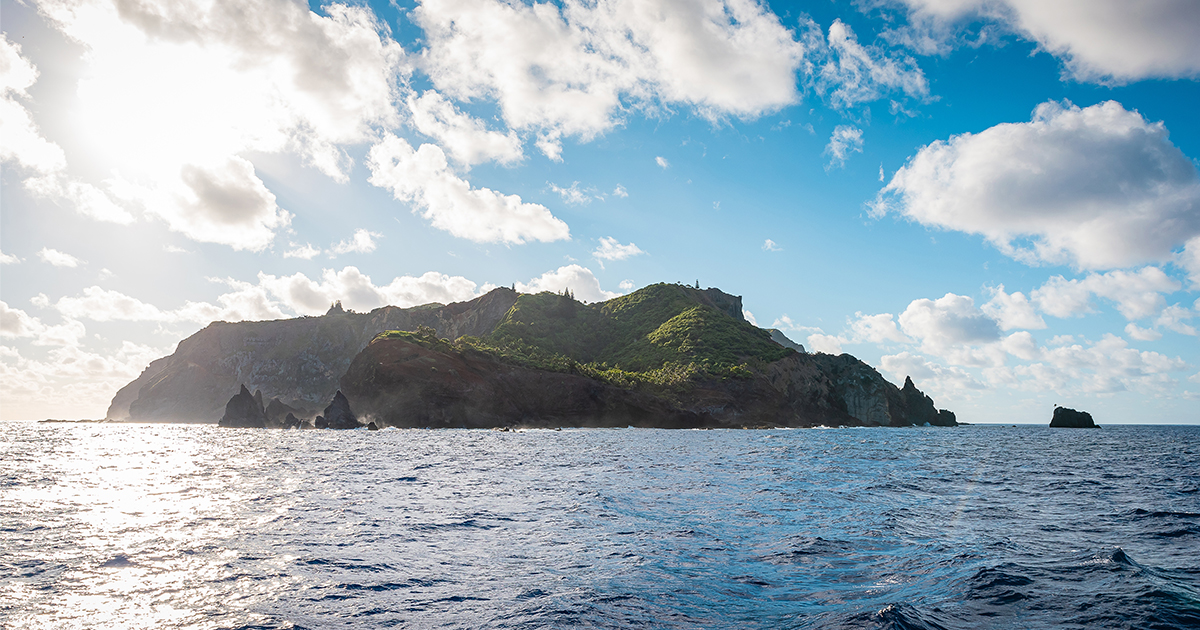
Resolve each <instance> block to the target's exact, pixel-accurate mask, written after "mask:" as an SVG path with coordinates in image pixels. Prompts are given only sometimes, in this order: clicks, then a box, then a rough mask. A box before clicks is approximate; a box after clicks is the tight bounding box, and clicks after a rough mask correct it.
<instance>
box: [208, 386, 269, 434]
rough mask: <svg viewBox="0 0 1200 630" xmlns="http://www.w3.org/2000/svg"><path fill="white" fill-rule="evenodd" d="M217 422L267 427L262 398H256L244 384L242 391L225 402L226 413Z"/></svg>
mask: <svg viewBox="0 0 1200 630" xmlns="http://www.w3.org/2000/svg"><path fill="white" fill-rule="evenodd" d="M217 424H218V425H219V426H222V427H231V428H234V427H236V428H243V429H265V428H267V412H266V411H265V410H264V409H263V406H262V398H261V397H259V398H258V399H257V400H256V399H255V397H254V395H253V394H251V393H250V390H248V389H246V386H245V385H242V386H241V391H239V392H238V393H237V394H234V396H233V398H230V399H229V402H227V403H225V415H223V416H221V419H220V420H219V421H218V422H217Z"/></svg>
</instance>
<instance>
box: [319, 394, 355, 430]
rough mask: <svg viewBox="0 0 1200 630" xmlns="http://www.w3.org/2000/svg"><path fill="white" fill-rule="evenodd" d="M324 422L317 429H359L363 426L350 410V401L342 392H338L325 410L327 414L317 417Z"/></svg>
mask: <svg viewBox="0 0 1200 630" xmlns="http://www.w3.org/2000/svg"><path fill="white" fill-rule="evenodd" d="M317 417H318V418H321V419H322V421H323V426H320V427H317V428H320V429H357V428H359V427H361V426H363V425H362V423H361V422H359V421H358V416H356V415H354V412H353V411H351V410H350V401H349V400H346V396H345V394H343V393H342V390H340V389H339V390H338V392H337V393H336V394H334V396H333V401H332V402H330V403H329V406H328V407H326V408H325V413H324V414H323V415H321V416H317Z"/></svg>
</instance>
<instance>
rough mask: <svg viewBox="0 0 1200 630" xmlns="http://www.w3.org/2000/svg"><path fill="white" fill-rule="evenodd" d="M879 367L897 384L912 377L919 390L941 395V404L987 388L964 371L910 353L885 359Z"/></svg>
mask: <svg viewBox="0 0 1200 630" xmlns="http://www.w3.org/2000/svg"><path fill="white" fill-rule="evenodd" d="M880 367H881V368H882V369H883V371H884V372H886V373H887V374H889V375H891V377H892V380H893V381H895V382H897V383H903V382H904V379H905V377H912V379H913V381H914V384H915V383H920V385H919V386H918V387H920V388H921V389H922V390H923V391H925V392H928V393H933V394H939V396H938V399H939V400H943V399H944V398H945V396H946V395H951V396H961V395H962V392H964V391H970V390H979V389H984V388H985V386H984V384H983V383H980V382H979V381H978V380H976V379H975V377H973V376H971V374H970V372H967V371H966V370H964V369H962V368H958V367H954V366H944V365H941V364H940V363H936V362H934V361H930V360H929V359H928V358H926V357H923V356H921V355H919V354H913V353H911V352H907V351H905V352H901V353H899V354H889V355H884V356H883V358H882V359H881V360H880Z"/></svg>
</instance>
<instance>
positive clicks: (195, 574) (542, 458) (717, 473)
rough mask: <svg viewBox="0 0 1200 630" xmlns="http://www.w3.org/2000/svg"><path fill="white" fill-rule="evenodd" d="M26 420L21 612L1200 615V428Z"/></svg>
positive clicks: (13, 527)
mask: <svg viewBox="0 0 1200 630" xmlns="http://www.w3.org/2000/svg"><path fill="white" fill-rule="evenodd" d="M6 428H7V429H8V438H7V440H6V441H4V442H3V443H0V449H2V452H0V455H2V456H3V457H0V482H2V483H3V485H2V486H0V490H2V494H0V545H2V547H0V548H2V549H3V554H2V555H0V557H2V558H3V560H0V576H7V577H0V626H3V627H11V628H61V627H78V628H240V627H261V628H288V627H303V628H328V627H346V628H374V627H381V626H387V625H396V624H400V625H412V626H421V627H423V626H430V625H438V626H445V627H460V628H472V627H496V628H501V627H521V628H538V627H562V626H578V625H585V626H592V627H612V628H620V627H630V626H637V625H651V626H655V627H729V626H731V625H733V626H739V627H747V628H776V627H886V626H888V625H889V624H891V625H897V624H899V623H901V622H903V623H904V624H908V625H909V626H910V627H936V625H938V624H940V625H949V626H961V625H964V624H965V625H977V624H979V623H984V622H986V623H985V625H996V624H995V623H994V622H995V619H1005V618H1012V619H1013V620H1017V619H1020V620H1021V624H1022V625H1023V626H1025V627H1055V626H1066V627H1072V626H1075V627H1084V626H1087V625H1096V624H1100V625H1109V626H1113V627H1122V626H1126V625H1127V626H1129V627H1136V626H1137V625H1138V624H1141V625H1143V626H1144V625H1152V623H1153V622H1155V619H1157V618H1156V617H1154V615H1159V616H1160V617H1162V616H1163V615H1166V619H1167V621H1170V622H1174V623H1175V624H1177V625H1178V624H1179V623H1183V624H1184V625H1187V623H1188V622H1189V621H1190V620H1193V619H1195V620H1197V621H1198V622H1200V617H1197V616H1196V615H1197V613H1196V612H1195V611H1196V610H1198V609H1200V606H1197V605H1196V603H1197V602H1200V596H1198V595H1197V593H1198V592H1200V586H1198V578H1197V576H1200V567H1198V566H1197V562H1196V557H1198V556H1200V554H1191V553H1186V552H1185V551H1184V550H1186V549H1192V550H1195V549H1196V545H1197V542H1198V541H1200V494H1198V493H1197V488H1198V487H1200V473H1198V472H1197V469H1198V468H1200V466H1198V464H1200V457H1198V455H1197V453H1198V452H1200V428H1197V427H1130V428H1120V429H1115V428H1114V429H1105V430H1104V431H1093V432H1084V433H1079V432H1075V433H1070V432H1054V431H1051V430H1048V429H1042V428H1034V427H1026V428H1021V429H1007V428H1006V429H1001V428H983V427H970V428H967V427H964V428H960V429H847V430H828V431H655V430H591V431H588V430H581V431H563V432H554V431H531V432H527V433H498V432H491V431H397V430H387V431H380V432H366V431H355V432H345V433H339V432H329V431H325V432H318V431H309V432H299V431H288V432H284V431H255V430H236V429H234V430H227V429H218V428H216V427H212V426H171V425H61V424H60V425H45V424H25V423H20V424H12V425H9V426H8V427H6ZM1117 547H1120V548H1121V549H1122V550H1123V551H1120V550H1118V551H1114V549H1116V548H1117ZM1126 554H1127V556H1126ZM1096 562H1101V563H1105V564H1104V566H1107V567H1109V568H1108V569H1105V571H1108V572H1109V573H1112V572H1113V571H1115V572H1116V573H1115V574H1112V575H1109V573H1105V574H1097V573H1095V569H1093V568H1092V567H1094V566H1097V565H1095V563H1096ZM1151 567H1152V568H1151ZM1114 577H1119V578H1120V579H1119V580H1117V581H1113V578H1114ZM1105 589H1107V590H1105ZM1164 593H1165V594H1164ZM1148 597H1149V599H1147V598H1148ZM1155 597H1157V598H1158V599H1157V600H1155V599H1154V598H1155ZM1189 611H1191V612H1189ZM1189 614H1190V615H1192V616H1190V617H1189V616H1188V615H1189ZM1000 625H1004V624H1000ZM1168 625H1170V624H1168Z"/></svg>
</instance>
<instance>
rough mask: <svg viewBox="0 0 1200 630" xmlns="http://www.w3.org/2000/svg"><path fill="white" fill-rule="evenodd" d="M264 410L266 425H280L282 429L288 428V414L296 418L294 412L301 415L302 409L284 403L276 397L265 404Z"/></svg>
mask: <svg viewBox="0 0 1200 630" xmlns="http://www.w3.org/2000/svg"><path fill="white" fill-rule="evenodd" d="M266 412H267V426H268V427H272V428H274V427H280V428H284V429H286V428H288V427H287V422H288V420H287V418H288V417H289V416H291V417H293V418H296V417H297V416H296V415H295V414H301V415H303V412H302V411H300V410H299V409H296V408H295V407H292V406H290V405H287V404H284V402H283V401H282V400H279V399H278V398H272V399H271V402H270V403H268V404H267V408H266ZM297 422H299V420H297Z"/></svg>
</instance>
